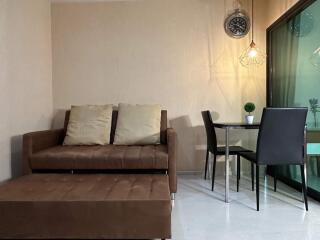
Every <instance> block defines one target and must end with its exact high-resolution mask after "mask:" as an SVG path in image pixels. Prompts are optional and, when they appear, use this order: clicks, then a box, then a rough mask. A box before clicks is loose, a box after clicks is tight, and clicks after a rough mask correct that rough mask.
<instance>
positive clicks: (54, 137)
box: [22, 129, 65, 174]
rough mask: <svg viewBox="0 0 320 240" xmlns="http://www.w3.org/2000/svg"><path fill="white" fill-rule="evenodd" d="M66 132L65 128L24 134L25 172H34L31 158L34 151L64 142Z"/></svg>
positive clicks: (23, 159) (23, 157) (23, 166)
mask: <svg viewBox="0 0 320 240" xmlns="http://www.w3.org/2000/svg"><path fill="white" fill-rule="evenodd" d="M64 134H65V132H64V129H56V130H46V131H39V132H31V133H26V134H24V135H23V152H22V154H23V156H22V161H23V163H22V170H23V174H29V173H31V172H32V169H31V165H30V160H29V158H30V156H31V155H32V154H33V153H36V152H39V151H41V150H44V149H46V148H50V147H54V146H57V145H60V144H62V141H63V138H64Z"/></svg>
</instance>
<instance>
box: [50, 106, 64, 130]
mask: <svg viewBox="0 0 320 240" xmlns="http://www.w3.org/2000/svg"><path fill="white" fill-rule="evenodd" d="M66 111H67V110H66V109H56V110H55V111H54V113H53V119H52V123H51V128H52V129H59V128H63V126H64V118H65V115H66Z"/></svg>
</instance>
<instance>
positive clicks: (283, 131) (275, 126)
mask: <svg viewBox="0 0 320 240" xmlns="http://www.w3.org/2000/svg"><path fill="white" fill-rule="evenodd" d="M307 112H308V109H307V108H265V109H264V110H263V114H262V120H261V125H260V130H259V134H258V142H257V151H256V152H240V153H239V154H240V155H241V156H242V157H244V158H246V159H247V160H249V161H250V162H251V163H255V164H256V198H257V211H259V166H261V165H268V166H274V167H276V166H286V165H298V166H300V170H301V178H302V192H303V196H304V202H305V207H306V210H307V211H308V200H307V192H306V191H307V187H306V181H305V172H304V170H305V167H304V158H305V156H304V155H305V152H304V151H305V149H304V148H305V140H304V136H305V134H304V133H305V123H306V117H307ZM274 188H275V190H276V177H275V182H274Z"/></svg>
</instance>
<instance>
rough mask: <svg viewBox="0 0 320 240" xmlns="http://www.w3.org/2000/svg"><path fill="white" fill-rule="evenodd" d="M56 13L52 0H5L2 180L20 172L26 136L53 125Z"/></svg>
mask: <svg viewBox="0 0 320 240" xmlns="http://www.w3.org/2000/svg"><path fill="white" fill-rule="evenodd" d="M50 15H51V14H50V2H49V1H46V0H28V1H24V0H0V109H1V121H0V180H3V179H8V178H10V177H11V176H15V175H18V174H19V172H20V166H21V165H20V164H21V143H22V142H21V135H22V134H23V133H25V132H28V131H34V130H38V129H46V128H48V127H49V126H50V122H51V118H52V71H51V59H52V57H51V17H50Z"/></svg>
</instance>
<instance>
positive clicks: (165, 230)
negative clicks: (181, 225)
mask: <svg viewBox="0 0 320 240" xmlns="http://www.w3.org/2000/svg"><path fill="white" fill-rule="evenodd" d="M170 237H171V201H170V192H169V182H168V177H167V176H165V175H104V174H92V175H72V174H32V175H27V176H23V177H20V178H18V179H16V180H12V181H9V182H6V183H4V184H2V185H1V186H0V239H153V238H162V239H165V238H170Z"/></svg>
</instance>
